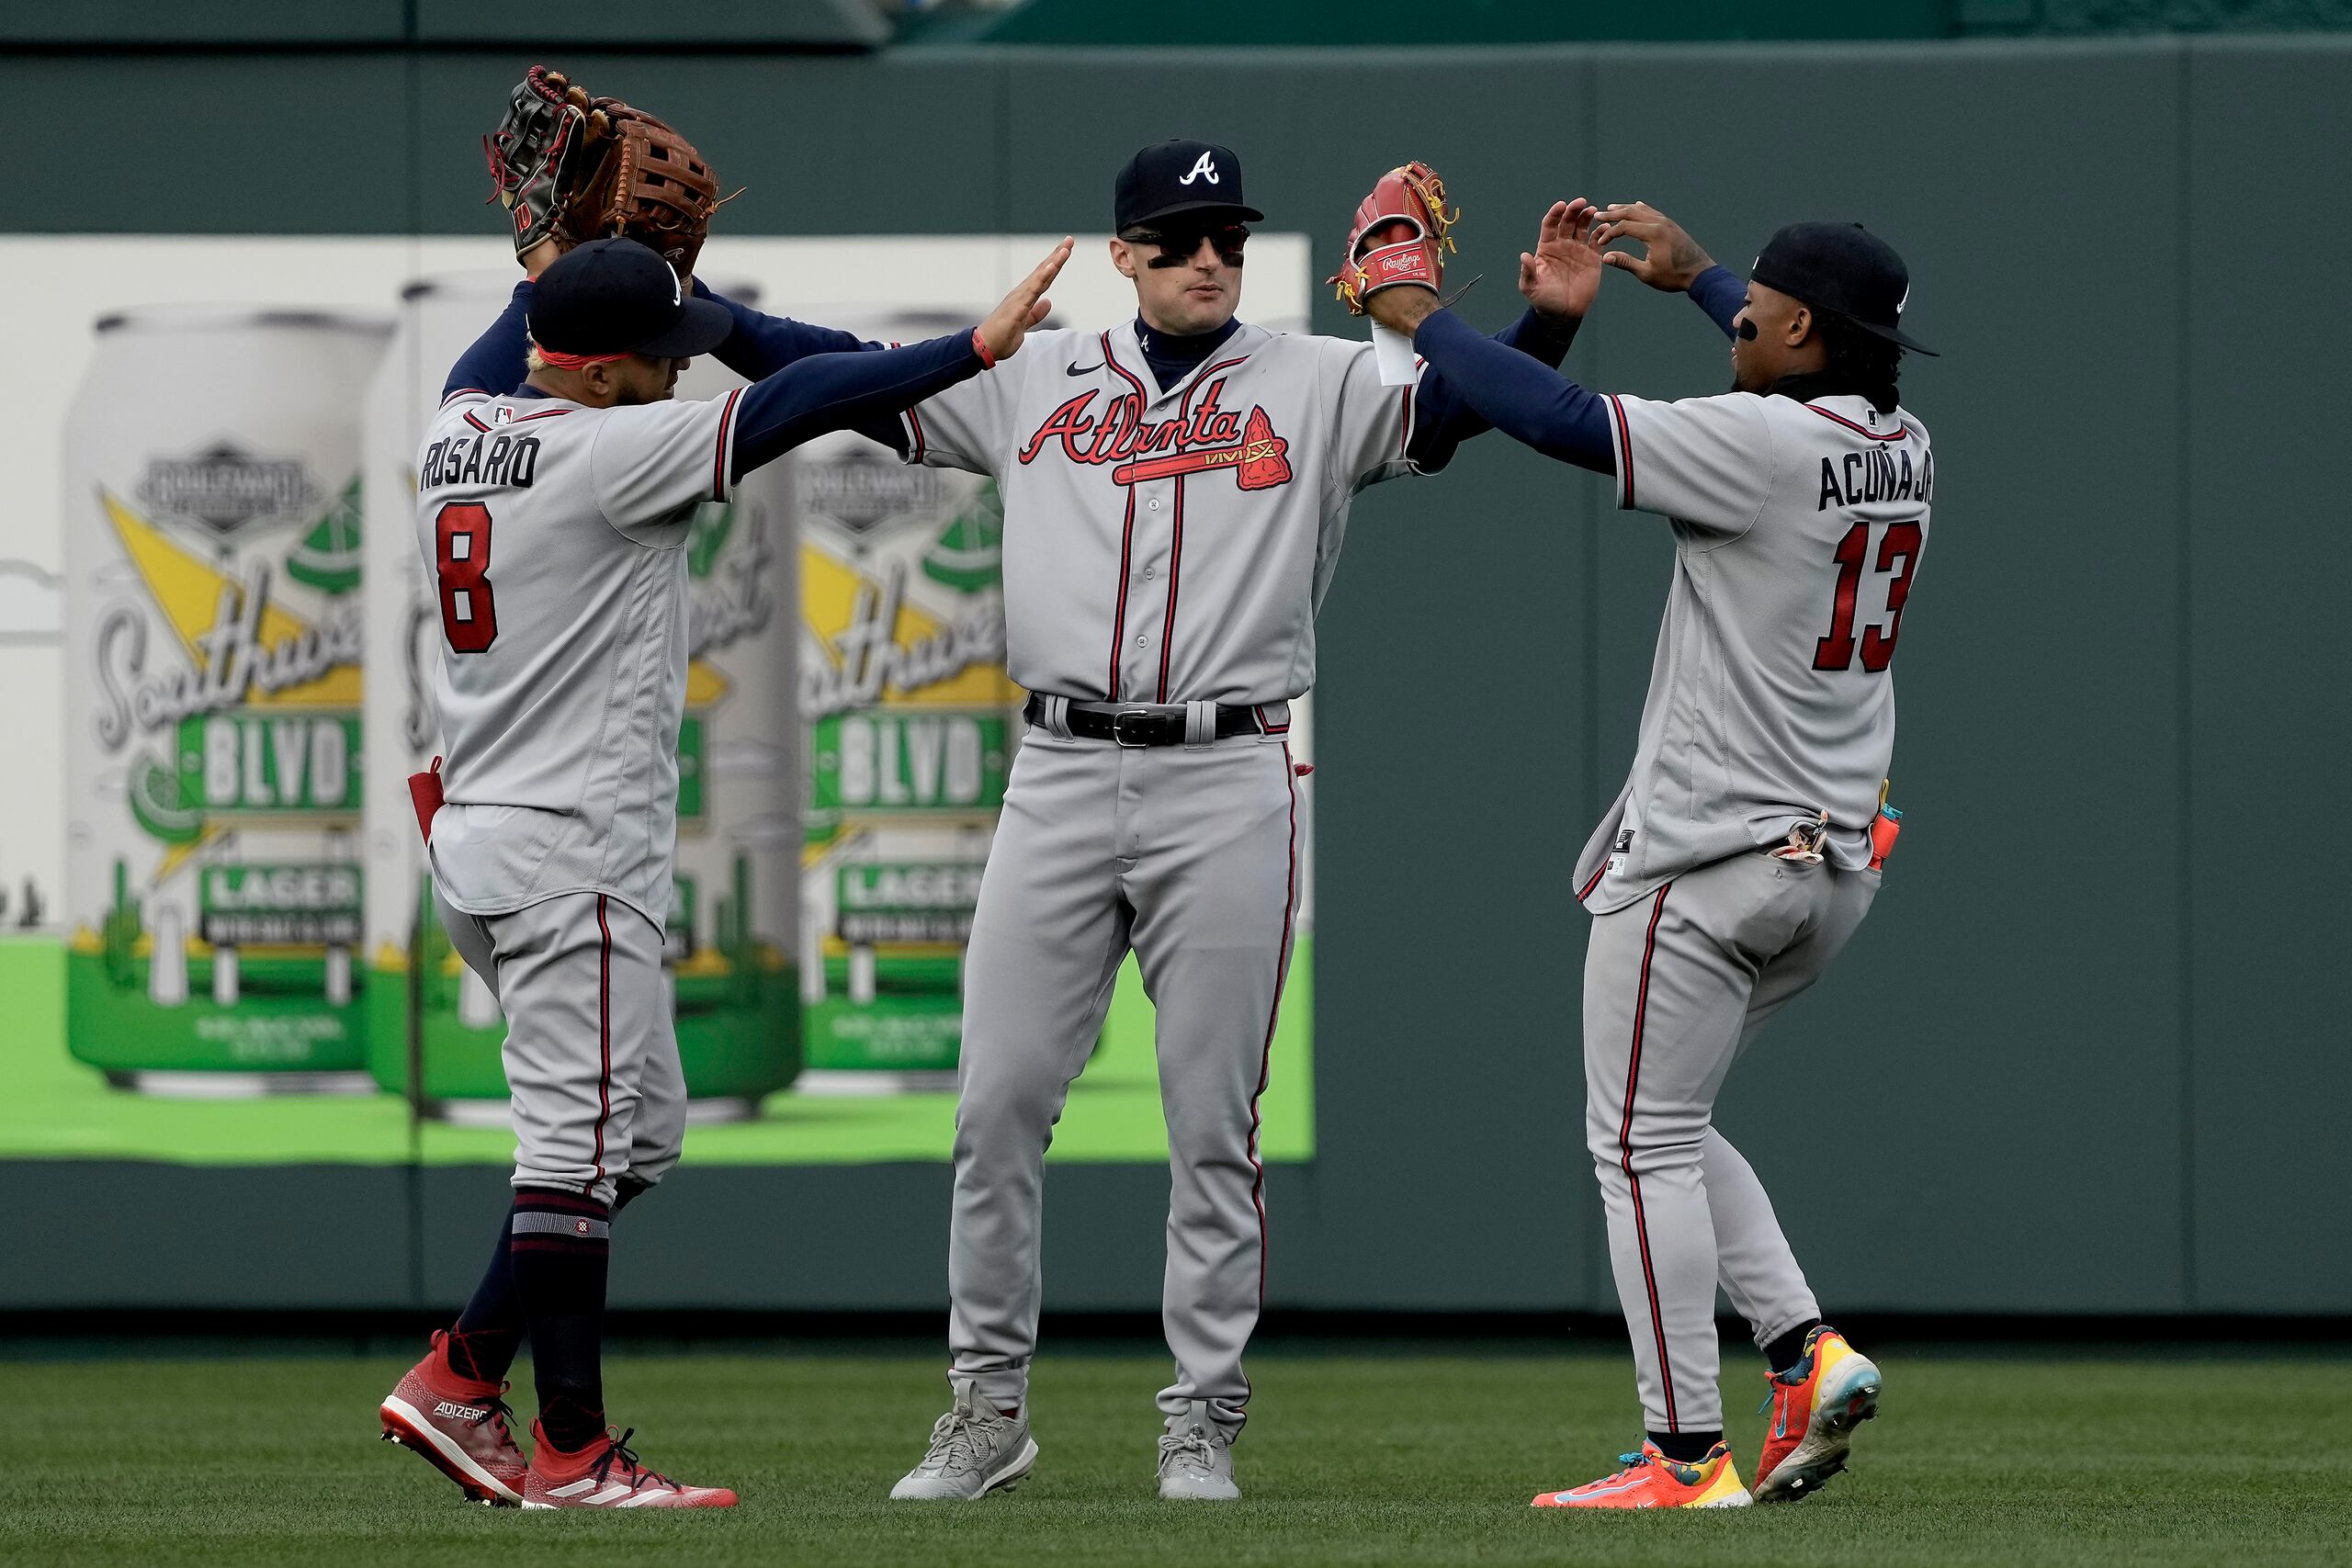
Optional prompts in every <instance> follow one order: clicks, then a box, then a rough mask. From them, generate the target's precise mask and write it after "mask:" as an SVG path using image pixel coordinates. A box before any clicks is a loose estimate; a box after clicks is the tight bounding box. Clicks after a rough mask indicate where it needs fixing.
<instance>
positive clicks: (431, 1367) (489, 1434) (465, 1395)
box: [377, 1333, 530, 1507]
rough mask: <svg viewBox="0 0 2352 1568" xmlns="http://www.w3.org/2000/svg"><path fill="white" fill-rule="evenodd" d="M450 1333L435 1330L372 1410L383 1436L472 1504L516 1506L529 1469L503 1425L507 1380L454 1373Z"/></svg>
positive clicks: (509, 1417) (505, 1422)
mask: <svg viewBox="0 0 2352 1568" xmlns="http://www.w3.org/2000/svg"><path fill="white" fill-rule="evenodd" d="M448 1338H449V1337H448V1335H447V1333H438V1334H435V1335H434V1337H433V1348H432V1350H431V1351H430V1352H429V1353H428V1354H427V1355H426V1356H425V1358H424V1359H423V1360H422V1361H419V1362H418V1363H417V1364H416V1365H414V1366H413V1367H411V1368H410V1369H409V1370H408V1375H407V1376H405V1377H403V1378H401V1381H400V1386H399V1387H397V1388H395V1389H393V1390H392V1392H391V1393H388V1394H386V1395H385V1396H384V1403H383V1404H380V1405H379V1406H378V1407H377V1414H378V1415H379V1416H382V1418H383V1422H384V1441H386V1442H388V1443H398V1444H399V1445H400V1446H401V1447H402V1448H404V1449H410V1450H414V1451H415V1453H416V1454H417V1455H418V1457H419V1458H421V1459H423V1460H424V1461H425V1462H426V1463H428V1464H430V1465H432V1466H433V1468H434V1469H435V1470H437V1471H439V1472H441V1473H442V1474H444V1475H446V1476H447V1477H448V1478H449V1479H450V1480H452V1481H454V1482H456V1483H458V1486H459V1487H461V1488H463V1489H464V1491H465V1494H466V1495H467V1496H469V1497H470V1498H472V1499H473V1500H474V1501H476V1502H478V1503H487V1504H489V1505H491V1506H493V1507H501V1506H503V1507H513V1506H515V1505H516V1504H518V1503H520V1502H522V1500H523V1478H524V1476H525V1475H526V1473H527V1472H528V1471H529V1469H530V1466H529V1465H528V1463H526V1461H525V1460H524V1458H523V1450H521V1449H518V1448H516V1447H515V1433H514V1430H513V1428H512V1427H510V1426H509V1425H508V1423H509V1422H510V1421H511V1420H512V1419H513V1417H514V1415H515V1413H514V1412H513V1411H511V1410H509V1409H507V1408H506V1401H505V1400H504V1399H503V1398H502V1397H501V1396H502V1395H503V1394H504V1393H505V1392H506V1385H505V1384H504V1383H486V1382H475V1381H474V1380H473V1379H471V1378H461V1377H459V1376H458V1374H457V1373H456V1372H454V1371H451V1370H450V1368H449V1352H448Z"/></svg>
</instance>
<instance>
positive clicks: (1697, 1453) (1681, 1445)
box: [1649, 1430, 1724, 1464]
mask: <svg viewBox="0 0 2352 1568" xmlns="http://www.w3.org/2000/svg"><path fill="white" fill-rule="evenodd" d="M1649 1438H1650V1441H1651V1442H1652V1443H1654V1444H1656V1445H1657V1451H1658V1452H1660V1453H1662V1454H1664V1455H1665V1456H1666V1457H1667V1458H1668V1459H1670V1460H1672V1461H1674V1462H1675V1463H1677V1464H1696V1463H1698V1462H1699V1461H1701V1460H1702V1459H1705V1458H1706V1457H1707V1456H1708V1455H1709V1454H1710V1453H1712V1452H1713V1451H1714V1447H1715V1445H1716V1444H1717V1443H1720V1442H1722V1441H1723V1440H1724V1435H1723V1433H1722V1431H1721V1430H1716V1431H1713V1432H1652V1433H1651V1434H1650V1435H1649Z"/></svg>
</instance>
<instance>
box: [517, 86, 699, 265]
mask: <svg viewBox="0 0 2352 1568" xmlns="http://www.w3.org/2000/svg"><path fill="white" fill-rule="evenodd" d="M482 147H483V151H484V152H485V153H486V154H487V155H488V157H489V160H490V174H491V178H492V180H493V181H494V182H496V189H495V191H494V193H493V198H494V199H496V200H498V201H501V202H503V203H504V204H505V206H506V208H507V209H508V211H509V212H511V213H512V214H513V215H514V220H515V254H517V255H521V254H524V253H526V252H527V251H529V250H530V249H531V248H532V247H533V246H535V245H537V243H539V242H540V241H542V240H548V239H552V240H554V241H556V242H557V243H558V244H560V245H561V246H562V247H563V248H564V249H566V250H569V249H571V247H572V246H573V245H576V244H580V243H582V242H583V241H587V240H594V239H600V238H603V237H604V236H605V235H609V234H625V235H627V236H628V238H630V239H632V240H636V241H639V243H643V244H646V245H649V246H650V247H651V248H652V249H653V250H654V251H656V252H658V253H659V254H661V255H662V259H663V260H665V261H667V262H668V263H669V264H670V265H672V266H673V267H675V268H677V270H678V272H679V275H680V276H684V275H685V274H688V273H690V272H692V271H693V270H694V265H695V258H696V257H697V256H698V255H700V254H701V253H702V243H703V241H704V240H705V239H707V238H708V237H709V233H710V217H711V214H712V213H713V212H714V211H716V210H717V209H718V176H716V175H713V174H712V173H711V168H710V164H709V163H708V162H707V160H706V159H705V158H704V157H703V155H702V154H701V153H700V152H695V148H694V144H693V143H692V142H689V141H687V140H686V139H685V138H684V137H683V136H681V135H679V134H678V133H677V132H676V131H675V130H672V129H671V128H670V126H669V125H668V124H667V123H666V122H664V121H663V120H662V119H661V118H658V117H656V116H653V115H650V114H648V113H646V112H645V111H644V110H643V109H640V108H636V107H631V106H630V105H628V104H625V103H623V102H621V101H620V100H619V99H618V98H598V97H591V96H589V94H588V91H587V89H586V88H584V87H582V86H580V85H577V84H575V83H573V82H571V80H569V79H568V78H567V77H565V76H564V75H563V73H560V72H557V71H550V70H548V69H547V68H546V67H545V66H541V65H534V66H533V67H531V70H530V73H529V74H527V75H526V76H525V77H524V78H523V80H522V81H521V82H520V83H519V84H517V85H516V86H515V92H514V96H513V97H512V99H511V100H510V101H509V103H508V105H507V108H506V117H505V118H503V120H501V121H500V122H499V125H498V129H497V130H493V131H492V132H491V133H490V135H488V136H487V137H484V138H483V139H482Z"/></svg>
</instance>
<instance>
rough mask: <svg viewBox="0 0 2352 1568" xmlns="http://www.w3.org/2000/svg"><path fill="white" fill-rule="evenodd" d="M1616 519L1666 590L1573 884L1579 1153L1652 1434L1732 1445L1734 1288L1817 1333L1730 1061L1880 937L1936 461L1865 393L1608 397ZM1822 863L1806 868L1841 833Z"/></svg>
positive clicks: (1920, 438)
mask: <svg viewBox="0 0 2352 1568" xmlns="http://www.w3.org/2000/svg"><path fill="white" fill-rule="evenodd" d="M1608 401H1609V403H1610V404H1611V432H1612V438H1613V445H1614V447H1615V457H1616V468H1617V476H1618V477H1617V502H1618V504H1619V505H1620V506H1623V507H1629V508H1634V509H1638V510H1641V511H1646V512H1658V513H1665V514H1666V515H1667V517H1668V519H1669V525H1670V526H1671V527H1672V528H1673V530H1674V536H1675V544H1676V553H1675V572H1674V582H1673V587H1672V589H1671V591H1670V592H1669V595H1668V601H1667V610H1666V620H1665V624H1664V626H1662V627H1661V628H1660V630H1659V633H1658V644H1657V660H1656V663H1655V664H1654V666H1653V669H1652V673H1651V678H1650V689H1649V698H1648V702H1647V705H1646V706H1645V708H1644V710H1643V715H1642V730H1641V740H1640V744H1639V747H1638V749H1637V750H1636V753H1635V756H1634V767H1633V772H1632V774H1631V776H1630V777H1629V778H1628V779H1627V781H1626V784H1625V788H1624V791H1623V793H1622V794H1621V795H1619V796H1618V798H1617V802H1616V804H1615V805H1614V806H1613V807H1611V809H1610V811H1609V814H1608V816H1607V817H1606V818H1603V820H1602V822H1601V824H1600V828H1599V829H1597V830H1596V831H1595V832H1594V834H1593V836H1592V839H1591V841H1590V842H1589V843H1588V844H1587V845H1586V846H1585V851H1584V854H1583V856H1582V858H1581V859H1580V861H1579V863H1578V864H1577V890H1578V897H1580V898H1582V899H1583V900H1584V902H1585V904H1586V905H1587V907H1588V908H1590V909H1591V910H1592V911H1593V913H1594V915H1595V919H1594V921H1593V929H1592V940H1591V944H1590V948H1589V952H1588V953H1587V956H1586V960H1585V997H1584V1021H1585V1079H1586V1138H1587V1143H1588V1146H1589V1148H1590V1150H1591V1153H1592V1156H1593V1162H1594V1166H1595V1168H1596V1169H1597V1170H1598V1171H1599V1173H1600V1185H1601V1191H1602V1194H1603V1197H1604V1199H1605V1201H1606V1204H1607V1208H1608V1214H1609V1238H1610V1251H1611V1260H1612V1262H1613V1264H1614V1268H1615V1272H1616V1278H1617V1291H1618V1296H1619V1299H1620V1300H1621V1301H1622V1302H1623V1305H1624V1309H1625V1316H1626V1321H1627V1323H1628V1325H1630V1327H1631V1329H1632V1333H1633V1342H1634V1360H1635V1363H1636V1366H1637V1368H1638V1370H1639V1373H1640V1382H1641V1391H1642V1400H1643V1404H1644V1407H1645V1416H1646V1418H1647V1422H1648V1426H1649V1428H1650V1429H1651V1430H1652V1431H1657V1432H1683V1431H1687V1432H1700V1431H1705V1430H1709V1429H1713V1428H1717V1427H1721V1426H1722V1425H1723V1413H1722V1406H1721V1396H1720V1393H1719V1392H1718V1389H1717V1384H1716V1378H1717V1372H1718V1367H1717V1346H1716V1340H1715V1331H1714V1292H1715V1285H1716V1282H1717V1280H1718V1278H1719V1277H1720V1279H1721V1281H1722V1283H1723V1285H1724V1290H1725V1292H1727V1293H1728V1294H1729V1296H1730V1298H1731V1301H1732V1303H1733V1305H1734V1306H1735V1307H1736V1308H1737V1309H1738V1311H1739V1312H1740V1313H1741V1314H1742V1315H1744V1316H1745V1317H1746V1318H1747V1321H1748V1323H1749V1324H1750V1325H1751V1326H1752V1327H1753V1328H1754V1330H1755V1333H1756V1338H1757V1343H1758V1345H1759V1346H1760V1345H1763V1344H1765V1343H1767V1342H1768V1341H1770V1339H1771V1338H1773V1337H1776V1336H1778V1335H1780V1334H1781V1333H1782V1332H1784V1331H1786V1330H1788V1329H1790V1328H1792V1327H1793V1326H1794V1325H1798V1324H1801V1323H1803V1322H1804V1321H1805V1320H1807V1319H1809V1318H1812V1317H1814V1316H1816V1315H1817V1313H1816V1309H1815V1303H1814V1298H1813V1295H1812V1292H1811V1291H1810V1290H1809V1289H1808V1288H1807V1286H1806V1284H1805V1280H1804V1272H1803V1271H1802V1270H1801V1269H1799V1268H1798V1267H1797V1263H1796V1258H1795V1257H1794V1255H1793V1254H1792V1252H1791V1251H1790V1248H1789V1244H1788V1242H1787V1240H1786V1238H1785V1237H1784V1236H1783V1235H1781V1228H1780V1225H1779V1223H1778V1222H1777V1221H1776V1220H1775V1219H1774V1217H1773V1213H1772V1206H1771V1203H1770V1200H1769V1199H1767V1198H1766V1197H1765V1195H1764V1190H1763V1188H1762V1187H1761V1185H1760V1184H1759V1183H1758V1180H1757V1179H1756V1174H1755V1172H1754V1171H1753V1170H1751V1169H1750V1168H1748V1165H1747V1161H1746V1160H1745V1159H1743V1158H1741V1156H1740V1155H1739V1153H1738V1151H1737V1150H1736V1149H1734V1148H1733V1147H1732V1146H1731V1145H1730V1144H1729V1143H1728V1142H1726V1141H1725V1140H1724V1137H1723V1135H1722V1134H1719V1133H1717V1132H1715V1131H1714V1129H1713V1126H1712V1125H1711V1122H1712V1119H1713V1110H1714V1101H1715V1096H1716V1094H1717V1092H1718V1091H1719V1090H1720V1089H1721V1088H1722V1086H1723V1081H1724V1075H1725V1073H1726V1072H1727V1071H1728V1070H1729V1068H1730V1066H1731V1064H1732V1061H1733V1059H1734V1058H1735V1057H1736V1056H1737V1055H1738V1054H1739V1052H1740V1051H1741V1049H1742V1048H1743V1047H1744V1046H1745V1045H1746V1044H1747V1041H1748V1040H1749V1039H1750V1038H1752V1037H1753V1036H1754V1034H1755V1033H1756V1032H1757V1031H1758V1029H1759V1028H1761V1027H1762V1026H1763V1024H1764V1023H1765V1022H1766V1021H1768V1020H1769V1019H1770V1017H1771V1016H1772V1014H1773V1013H1774V1012H1776V1011H1778V1010H1780V1008H1781V1006H1782V1005H1783V1004H1785V1003H1786V1002H1787V1001H1788V1000H1789V999H1790V998H1792V997H1794V996H1795V995H1796V994H1797V993H1799V992H1800V991H1803V990H1804V988H1805V987H1807V986H1809V985H1811V984H1812V983H1813V981H1814V980H1815V978H1816V977H1818V976H1819V975H1820V974H1821V972H1822V970H1823V969H1824V967H1826V965H1827V964H1828V963H1829V962H1830V960H1831V959H1833V958H1835V957H1836V956H1837V954H1838V951H1839V949H1841V948H1842V947H1843V946H1844V945H1845V944H1846V942H1847V941H1848V939H1849V938H1850V937H1851V936H1852V935H1853V933H1854V931H1855V929H1856V928H1857V927H1858V926H1859V925H1860V923H1861V920H1862V917H1863V916H1864V915H1865V914H1866V913H1867V912H1868V911H1869V908H1870V905H1871V898H1872V897H1873V896H1874V895H1875V894H1876V892H1877V890H1878V884H1879V874H1878V873H1877V872H1876V871H1873V870H1871V869H1869V864H1870V857H1871V850H1870V842H1869V829H1870V824H1871V819H1872V818H1874V817H1875V816H1876V815H1877V812H1878V807H1879V804H1880V797H1881V793H1882V790H1883V781H1884V779H1885V777H1886V774H1887V767H1888V762H1889V761H1890V759H1891V757H1892V756H1893V752H1894V683H1893V676H1892V675H1891V674H1890V673H1889V666H1890V664H1891V663H1892V661H1893V660H1894V645H1895V639H1896V637H1897V635H1898V633H1899V630H1900V626H1901V621H1902V616H1903V611H1904V606H1905V600H1906V599H1907V597H1908V596H1909V593H1910V589H1911V582H1912V579H1913V577H1914V575H1915V574H1916V573H1917V570H1918V566H1919V560H1920V557H1921V555H1922V553H1923V552H1924V550H1925V548H1926V544H1927V535H1928V510H1929V505H1928V503H1929V500H1930V498H1931V495H1932V493H1933V491H1934V486H1935V459H1934V457H1933V456H1932V455H1931V452H1930V450H1929V446H1928V433H1927V430H1926V428H1925V427H1924V426H1922V425H1921V424H1920V423H1919V422H1918V420H1917V418H1915V417H1914V416H1913V415H1911V414H1910V413H1909V412H1905V411H1904V410H1901V409H1897V410H1896V411H1894V412H1893V413H1892V414H1881V413H1878V412H1876V411H1875V410H1873V409H1872V408H1871V405H1870V403H1869V402H1868V401H1867V400H1864V399H1862V398H1859V397H1844V396H1838V397H1825V398H1817V399H1815V400H1812V401H1811V402H1800V401H1798V400H1795V399H1793V398H1787V397H1758V396H1754V395H1751V394H1748V393H1732V394H1729V395H1726V396H1724V397H1716V398H1693V399H1687V400H1681V401H1678V402H1650V401H1646V400H1642V399H1638V398H1620V397H1612V398H1611V399H1609V400H1608ZM1825 814H1826V823H1827V827H1826V832H1825V833H1824V834H1823V836H1822V840H1821V844H1820V849H1819V854H1820V856H1821V857H1822V858H1821V859H1819V860H1818V861H1815V860H1813V859H1812V858H1811V857H1810V856H1807V857H1803V858H1787V856H1786V855H1785V853H1777V852H1776V850H1778V851H1781V852H1785V851H1786V850H1787V849H1788V847H1789V845H1790V836H1791V832H1792V829H1797V828H1798V827H1799V826H1800V825H1801V824H1811V823H1819V822H1821V821H1823V820H1824V819H1825Z"/></svg>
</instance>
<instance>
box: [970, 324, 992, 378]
mask: <svg viewBox="0 0 2352 1568" xmlns="http://www.w3.org/2000/svg"><path fill="white" fill-rule="evenodd" d="M972 352H973V353H974V354H977V355H979V356H980V368H981V369H983V370H993V369H995V368H996V355H993V354H990V353H989V345H988V340H987V339H985V338H983V337H982V336H980V329H979V328H978V327H974V328H973V329H972Z"/></svg>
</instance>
